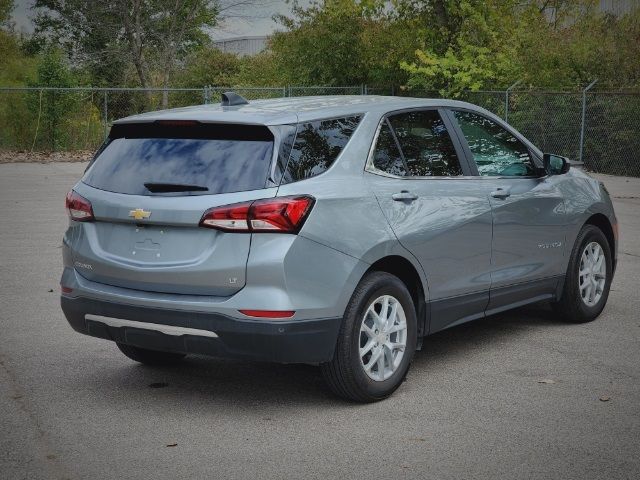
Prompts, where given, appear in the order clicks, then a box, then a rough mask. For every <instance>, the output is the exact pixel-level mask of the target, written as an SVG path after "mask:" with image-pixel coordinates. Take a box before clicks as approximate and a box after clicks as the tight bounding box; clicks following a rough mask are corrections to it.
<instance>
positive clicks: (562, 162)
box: [542, 153, 571, 175]
mask: <svg viewBox="0 0 640 480" xmlns="http://www.w3.org/2000/svg"><path fill="white" fill-rule="evenodd" d="M542 162H543V163H544V171H545V172H546V173H547V175H562V174H563V173H567V172H568V171H569V168H571V164H570V163H569V159H568V158H567V157H561V156H560V155H554V154H552V153H545V154H544V155H543V156H542Z"/></svg>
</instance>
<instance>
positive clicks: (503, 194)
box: [491, 188, 511, 200]
mask: <svg viewBox="0 0 640 480" xmlns="http://www.w3.org/2000/svg"><path fill="white" fill-rule="evenodd" d="M510 195H511V190H510V189H508V188H497V189H495V190H494V191H493V192H491V196H492V197H493V198H500V199H502V200H504V199H505V198H507V197H508V196H510Z"/></svg>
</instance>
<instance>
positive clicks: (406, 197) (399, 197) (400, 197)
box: [391, 190, 418, 202]
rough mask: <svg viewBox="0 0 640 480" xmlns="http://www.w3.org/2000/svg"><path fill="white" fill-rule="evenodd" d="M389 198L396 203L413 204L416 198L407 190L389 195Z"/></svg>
mask: <svg viewBox="0 0 640 480" xmlns="http://www.w3.org/2000/svg"><path fill="white" fill-rule="evenodd" d="M391 198H393V199H394V200H395V201H396V202H413V201H414V200H416V199H417V198H418V197H417V195H414V194H413V193H411V192H410V191H408V190H402V191H401V192H400V193H394V194H393V195H391Z"/></svg>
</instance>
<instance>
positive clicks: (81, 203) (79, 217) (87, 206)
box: [65, 190, 94, 222]
mask: <svg viewBox="0 0 640 480" xmlns="http://www.w3.org/2000/svg"><path fill="white" fill-rule="evenodd" d="M65 205H66V207H67V212H68V213H69V217H71V219H72V220H76V221H78V222H89V221H91V220H93V219H94V217H93V208H91V202H90V201H89V200H87V199H86V198H84V197H83V196H81V195H78V194H77V193H76V192H74V191H73V190H71V191H70V192H69V193H67V198H66V201H65Z"/></svg>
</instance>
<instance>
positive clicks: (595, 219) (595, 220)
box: [584, 213, 616, 271]
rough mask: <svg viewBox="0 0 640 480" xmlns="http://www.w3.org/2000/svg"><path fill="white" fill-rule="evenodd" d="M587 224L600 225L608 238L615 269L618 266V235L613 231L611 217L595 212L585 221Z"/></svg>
mask: <svg viewBox="0 0 640 480" xmlns="http://www.w3.org/2000/svg"><path fill="white" fill-rule="evenodd" d="M584 224H585V225H593V226H595V227H598V228H599V229H600V230H601V231H602V233H604V236H605V237H606V238H607V243H608V244H609V251H610V252H611V262H612V263H613V270H614V271H615V268H616V237H615V233H614V231H613V225H612V224H611V221H610V220H609V218H607V216H606V215H604V214H602V213H594V214H593V215H591V216H590V217H589V218H588V219H587V221H586V222H585V223H584Z"/></svg>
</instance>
